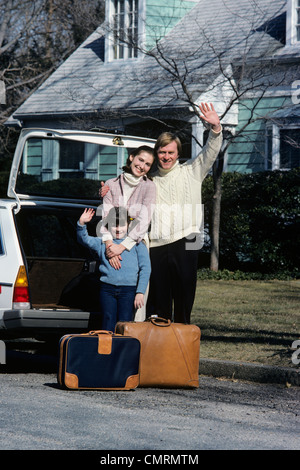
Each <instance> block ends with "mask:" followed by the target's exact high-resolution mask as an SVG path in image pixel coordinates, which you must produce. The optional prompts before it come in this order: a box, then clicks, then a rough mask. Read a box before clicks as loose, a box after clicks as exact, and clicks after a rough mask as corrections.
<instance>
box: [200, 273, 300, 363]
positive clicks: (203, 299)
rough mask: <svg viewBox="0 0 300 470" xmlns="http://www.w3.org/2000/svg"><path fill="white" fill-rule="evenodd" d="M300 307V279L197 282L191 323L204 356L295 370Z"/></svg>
mask: <svg viewBox="0 0 300 470" xmlns="http://www.w3.org/2000/svg"><path fill="white" fill-rule="evenodd" d="M299 306H300V281H299V280H293V281H276V280H272V281H223V280H222V281H215V280H207V281H206V280H199V281H198V284H197V292H196V298H195V303H194V308H193V313H192V317H191V322H192V323H195V324H197V325H198V326H199V327H200V328H201V350H200V356H201V357H203V358H211V359H220V360H222V359H225V360H232V361H243V362H258V363H263V364H272V365H279V366H283V367H297V366H296V365H295V364H293V363H292V354H293V352H294V350H293V349H292V348H291V346H292V343H293V341H295V340H297V339H300V314H299Z"/></svg>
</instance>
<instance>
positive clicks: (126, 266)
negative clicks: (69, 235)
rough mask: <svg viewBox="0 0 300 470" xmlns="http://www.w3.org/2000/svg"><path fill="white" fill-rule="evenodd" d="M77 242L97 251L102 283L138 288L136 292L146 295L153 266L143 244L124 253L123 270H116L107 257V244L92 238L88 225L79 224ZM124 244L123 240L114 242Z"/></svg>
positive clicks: (97, 238)
mask: <svg viewBox="0 0 300 470" xmlns="http://www.w3.org/2000/svg"><path fill="white" fill-rule="evenodd" d="M77 240H78V242H79V243H81V244H82V245H85V246H87V247H88V248H90V249H92V250H93V251H95V252H96V253H97V255H98V257H99V259H100V267H99V271H100V281H102V282H105V283H107V284H112V285H114V286H137V288H136V292H137V293H141V294H145V292H146V289H147V285H148V282H149V278H150V272H151V265H150V258H149V253H148V250H147V248H146V246H145V244H144V243H143V242H141V243H138V244H136V245H135V246H134V247H133V248H132V249H131V250H130V251H127V250H125V251H123V253H122V255H121V256H122V261H121V268H120V269H114V268H113V267H112V266H111V265H110V264H109V262H108V259H107V258H106V255H105V243H104V242H103V241H102V239H101V238H99V237H91V236H90V235H89V234H88V231H87V228H86V225H80V223H79V222H77ZM113 242H114V243H117V244H119V243H122V239H120V240H113Z"/></svg>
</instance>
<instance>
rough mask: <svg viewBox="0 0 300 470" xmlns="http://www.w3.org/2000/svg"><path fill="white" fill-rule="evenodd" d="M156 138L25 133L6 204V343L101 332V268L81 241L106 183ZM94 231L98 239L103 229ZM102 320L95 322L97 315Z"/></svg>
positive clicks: (2, 231) (0, 289) (0, 299)
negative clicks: (85, 214)
mask: <svg viewBox="0 0 300 470" xmlns="http://www.w3.org/2000/svg"><path fill="white" fill-rule="evenodd" d="M140 145H149V146H151V147H153V146H154V141H153V140H150V139H144V138H137V137H129V136H116V135H113V134H102V133H99V132H85V131H74V130H48V129H23V130H22V131H21V134H20V138H19V141H18V144H17V147H16V151H15V155H14V159H13V163H12V168H11V174H10V179H9V185H8V191H7V196H8V198H7V199H1V200H0V337H7V336H8V337H19V338H21V337H39V338H41V337H43V336H48V334H53V333H54V334H57V335H62V334H65V333H66V332H68V333H70V332H74V331H80V332H83V331H87V330H89V329H93V328H94V327H97V322H96V323H94V319H97V308H98V305H97V283H98V282H99V281H98V277H99V276H98V266H97V260H95V259H94V255H93V254H92V253H90V252H88V251H87V250H86V249H85V248H84V247H83V246H81V245H79V244H78V243H77V240H76V222H77V220H78V218H79V216H80V214H81V212H82V211H83V209H84V207H93V208H95V209H97V208H98V207H99V205H100V204H101V200H100V198H99V188H100V181H101V180H104V181H105V180H107V179H109V178H112V177H114V176H116V175H118V174H119V173H120V172H121V168H122V166H123V165H124V163H125V162H126V160H127V157H128V155H129V153H130V150H132V149H134V148H137V147H139V146H140ZM97 214H98V217H96V218H95V221H94V224H89V227H88V229H89V230H90V233H91V234H92V235H95V234H96V225H97V223H98V222H99V220H100V212H99V211H98V212H97ZM94 313H95V315H93V314H94Z"/></svg>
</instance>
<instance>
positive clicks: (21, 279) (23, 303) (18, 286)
mask: <svg viewBox="0 0 300 470" xmlns="http://www.w3.org/2000/svg"><path fill="white" fill-rule="evenodd" d="M13 308H14V309H19V308H30V299H29V287H28V278H27V274H26V269H25V266H20V268H19V272H18V275H17V278H16V282H15V285H14V295H13Z"/></svg>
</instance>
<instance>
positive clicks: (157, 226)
mask: <svg viewBox="0 0 300 470" xmlns="http://www.w3.org/2000/svg"><path fill="white" fill-rule="evenodd" d="M221 145H222V131H221V132H220V133H216V132H214V131H213V130H211V131H210V133H209V138H208V140H207V143H206V145H205V147H203V149H202V150H201V152H200V153H199V155H198V156H197V157H196V158H194V159H192V160H188V161H187V162H185V163H184V164H182V165H181V164H179V163H178V162H176V164H175V165H174V166H173V167H172V168H171V169H170V170H168V171H164V170H163V169H161V168H160V169H158V171H157V172H156V173H155V175H154V177H153V181H154V183H155V186H156V204H155V209H154V213H153V216H152V221H151V231H150V247H157V246H161V245H166V244H168V243H173V242H175V241H177V240H180V239H181V238H184V237H187V236H188V235H190V234H192V233H200V226H201V222H202V203H201V185H202V181H203V180H204V178H205V176H206V175H207V173H208V172H209V170H210V168H211V167H212V165H213V163H214V161H215V159H216V158H217V155H218V153H219V151H220V148H221Z"/></svg>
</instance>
